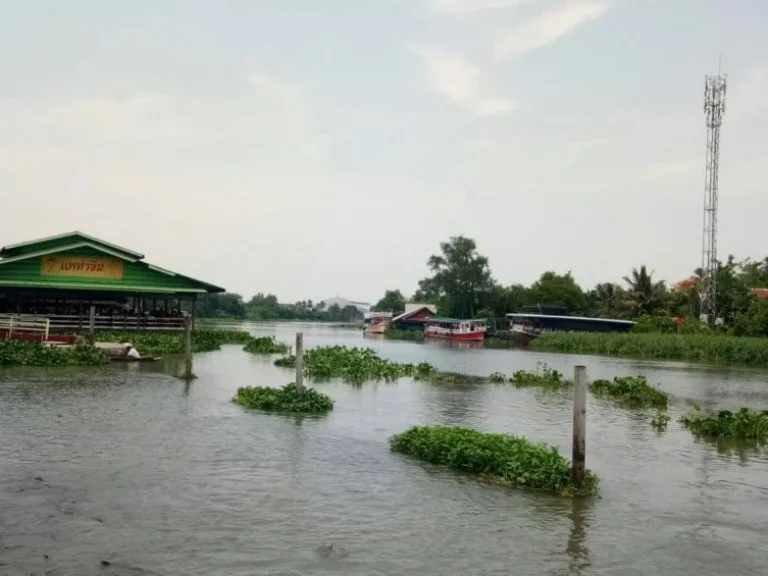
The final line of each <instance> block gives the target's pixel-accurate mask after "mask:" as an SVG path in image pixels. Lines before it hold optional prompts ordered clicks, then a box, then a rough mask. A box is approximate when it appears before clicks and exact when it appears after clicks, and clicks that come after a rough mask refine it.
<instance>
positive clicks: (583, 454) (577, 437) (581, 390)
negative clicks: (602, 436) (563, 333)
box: [571, 366, 587, 488]
mask: <svg viewBox="0 0 768 576" xmlns="http://www.w3.org/2000/svg"><path fill="white" fill-rule="evenodd" d="M586 459H587V368H586V366H576V367H574V369H573V453H572V457H571V460H572V462H571V480H572V481H573V484H574V486H576V487H577V488H580V487H581V485H582V484H583V483H584V477H585V476H586V473H587V468H586Z"/></svg>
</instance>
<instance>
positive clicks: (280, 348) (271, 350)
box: [243, 336, 288, 354]
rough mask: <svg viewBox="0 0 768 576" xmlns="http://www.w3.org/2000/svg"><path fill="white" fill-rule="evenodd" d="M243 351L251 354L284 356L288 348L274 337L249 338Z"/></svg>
mask: <svg viewBox="0 0 768 576" xmlns="http://www.w3.org/2000/svg"><path fill="white" fill-rule="evenodd" d="M243 350H245V351H246V352H251V353H252V354H285V353H286V352H288V346H286V345H285V344H283V343H282V342H278V341H277V340H275V337H274V336H263V337H261V338H250V339H249V340H248V341H247V342H246V344H245V347H243Z"/></svg>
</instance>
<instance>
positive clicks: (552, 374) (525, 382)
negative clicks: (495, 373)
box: [509, 364, 572, 390]
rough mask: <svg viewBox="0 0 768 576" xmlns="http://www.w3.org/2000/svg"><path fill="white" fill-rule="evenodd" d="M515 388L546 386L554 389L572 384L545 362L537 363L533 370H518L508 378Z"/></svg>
mask: <svg viewBox="0 0 768 576" xmlns="http://www.w3.org/2000/svg"><path fill="white" fill-rule="evenodd" d="M509 381H510V382H512V384H514V385H515V387H517V388H532V387H536V388H548V389H551V390H555V389H558V388H566V387H568V386H570V385H571V384H572V382H571V381H570V380H567V379H566V378H565V377H564V376H563V375H562V374H561V373H560V372H558V371H557V370H553V369H552V368H550V367H549V366H547V365H546V364H538V365H537V368H536V371H535V372H528V371H525V370H518V371H517V372H515V373H514V374H512V378H510V379H509Z"/></svg>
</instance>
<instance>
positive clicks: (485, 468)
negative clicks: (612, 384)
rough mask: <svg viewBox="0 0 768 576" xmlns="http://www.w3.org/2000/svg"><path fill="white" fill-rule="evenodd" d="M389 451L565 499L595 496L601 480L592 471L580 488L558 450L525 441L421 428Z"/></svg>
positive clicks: (405, 434) (463, 430) (392, 442)
mask: <svg viewBox="0 0 768 576" xmlns="http://www.w3.org/2000/svg"><path fill="white" fill-rule="evenodd" d="M390 446H391V448H392V450H393V451H395V452H400V453H403V454H407V455H410V456H416V457H418V458H420V459H421V460H424V461H427V462H432V463H435V464H442V465H445V466H448V467H450V468H455V469H457V470H461V471H464V472H470V473H474V474H479V475H483V476H485V477H487V478H488V479H489V480H491V481H492V482H494V483H497V484H503V485H506V486H513V487H519V488H529V489H533V490H542V491H545V492H551V493H554V494H558V495H561V496H579V495H591V494H596V493H597V488H598V478H597V476H596V475H594V474H593V473H592V472H587V477H586V480H585V482H584V485H583V486H582V487H581V488H579V489H577V488H576V487H575V486H574V485H573V482H572V481H571V464H570V462H569V461H568V460H567V459H566V458H564V457H563V456H561V455H560V454H559V453H558V451H557V449H556V448H554V447H552V446H547V445H546V444H534V443H532V442H530V441H528V440H526V439H525V438H522V437H517V436H509V435H506V434H489V433H485V432H478V431H476V430H471V429H469V428H450V427H419V426H417V427H414V428H410V429H409V430H406V431H405V432H403V433H402V434H395V435H394V436H392V438H391V439H390Z"/></svg>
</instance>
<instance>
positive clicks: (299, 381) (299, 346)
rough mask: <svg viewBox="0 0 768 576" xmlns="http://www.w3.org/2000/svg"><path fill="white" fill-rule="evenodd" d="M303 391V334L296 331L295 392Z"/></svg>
mask: <svg viewBox="0 0 768 576" xmlns="http://www.w3.org/2000/svg"><path fill="white" fill-rule="evenodd" d="M303 392H304V334H303V333H302V332H296V393H297V394H301V393H303Z"/></svg>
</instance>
